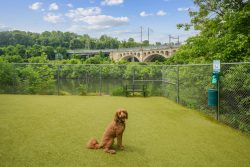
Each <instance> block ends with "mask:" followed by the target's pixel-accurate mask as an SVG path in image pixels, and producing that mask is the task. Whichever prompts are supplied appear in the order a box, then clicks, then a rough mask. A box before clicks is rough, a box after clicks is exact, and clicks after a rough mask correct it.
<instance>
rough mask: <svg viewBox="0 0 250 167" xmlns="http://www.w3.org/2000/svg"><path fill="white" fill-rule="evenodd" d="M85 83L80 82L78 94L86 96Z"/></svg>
mask: <svg viewBox="0 0 250 167" xmlns="http://www.w3.org/2000/svg"><path fill="white" fill-rule="evenodd" d="M87 90H88V89H87V85H84V84H80V86H79V88H78V91H79V95H81V96H86V95H87Z"/></svg>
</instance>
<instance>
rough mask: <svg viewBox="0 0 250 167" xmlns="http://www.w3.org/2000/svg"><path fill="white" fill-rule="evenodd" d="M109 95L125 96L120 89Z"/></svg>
mask: <svg viewBox="0 0 250 167" xmlns="http://www.w3.org/2000/svg"><path fill="white" fill-rule="evenodd" d="M111 95H112V96H125V91H124V89H123V88H121V87H119V88H115V89H113V90H112V93H111Z"/></svg>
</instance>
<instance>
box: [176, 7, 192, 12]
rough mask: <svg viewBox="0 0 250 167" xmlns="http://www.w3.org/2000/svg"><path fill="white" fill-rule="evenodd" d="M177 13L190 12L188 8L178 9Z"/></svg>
mask: <svg viewBox="0 0 250 167" xmlns="http://www.w3.org/2000/svg"><path fill="white" fill-rule="evenodd" d="M177 10H178V11H179V12H183V11H188V10H190V8H178V9H177Z"/></svg>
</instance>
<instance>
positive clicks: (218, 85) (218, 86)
mask: <svg viewBox="0 0 250 167" xmlns="http://www.w3.org/2000/svg"><path fill="white" fill-rule="evenodd" d="M219 82H220V79H218V82H217V91H218V105H217V108H216V110H217V112H216V119H217V120H219V115H220V83H219Z"/></svg>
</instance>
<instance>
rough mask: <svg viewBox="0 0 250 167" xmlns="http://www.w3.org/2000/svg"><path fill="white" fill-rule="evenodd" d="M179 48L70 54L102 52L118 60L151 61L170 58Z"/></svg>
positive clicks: (88, 52)
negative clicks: (158, 58)
mask: <svg viewBox="0 0 250 167" xmlns="http://www.w3.org/2000/svg"><path fill="white" fill-rule="evenodd" d="M177 49H178V46H158V47H146V48H126V49H109V50H105V49H104V50H69V51H68V53H69V54H77V55H81V56H88V57H89V56H93V55H95V54H98V53H100V52H102V53H104V54H106V55H108V56H109V58H110V59H111V60H114V61H116V62H118V61H121V60H129V61H138V62H151V61H152V60H153V59H154V58H155V57H157V56H158V57H159V56H161V57H164V58H170V57H171V56H173V54H174V53H175V52H176V50H177Z"/></svg>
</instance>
